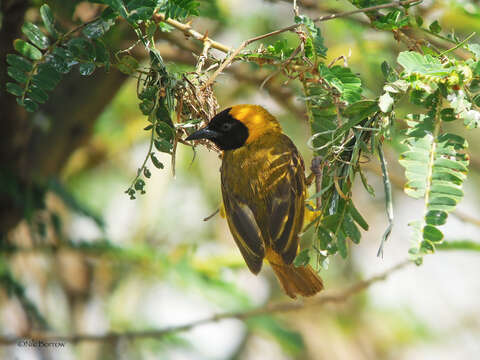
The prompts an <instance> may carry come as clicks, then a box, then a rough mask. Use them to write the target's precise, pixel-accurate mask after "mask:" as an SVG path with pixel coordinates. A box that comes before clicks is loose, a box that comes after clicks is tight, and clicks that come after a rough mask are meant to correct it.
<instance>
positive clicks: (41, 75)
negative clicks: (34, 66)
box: [32, 63, 61, 91]
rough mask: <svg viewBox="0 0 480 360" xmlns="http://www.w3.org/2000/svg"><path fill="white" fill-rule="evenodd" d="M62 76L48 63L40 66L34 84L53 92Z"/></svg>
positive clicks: (33, 80)
mask: <svg viewBox="0 0 480 360" xmlns="http://www.w3.org/2000/svg"><path fill="white" fill-rule="evenodd" d="M60 79H61V76H60V74H59V73H58V72H57V71H56V70H55V69H54V68H53V67H52V66H51V65H50V64H47V63H42V64H40V65H39V66H38V72H37V73H36V74H35V75H34V76H33V78H32V82H33V83H34V84H35V85H37V86H38V87H39V88H41V89H44V90H49V91H51V90H53V89H55V87H56V86H57V84H58V82H59V81H60Z"/></svg>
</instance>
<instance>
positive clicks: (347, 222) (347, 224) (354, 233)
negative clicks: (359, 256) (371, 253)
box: [342, 213, 362, 244]
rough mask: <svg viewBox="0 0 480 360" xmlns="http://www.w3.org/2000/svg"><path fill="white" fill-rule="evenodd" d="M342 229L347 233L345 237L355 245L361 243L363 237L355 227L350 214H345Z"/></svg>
mask: <svg viewBox="0 0 480 360" xmlns="http://www.w3.org/2000/svg"><path fill="white" fill-rule="evenodd" d="M342 229H343V231H344V232H345V235H347V236H348V237H349V238H350V240H352V241H353V242H354V243H355V244H359V243H360V238H361V237H362V235H361V234H360V231H359V230H358V228H357V225H355V223H354V222H353V218H352V216H351V215H350V214H348V213H347V214H345V218H344V220H343V223H342Z"/></svg>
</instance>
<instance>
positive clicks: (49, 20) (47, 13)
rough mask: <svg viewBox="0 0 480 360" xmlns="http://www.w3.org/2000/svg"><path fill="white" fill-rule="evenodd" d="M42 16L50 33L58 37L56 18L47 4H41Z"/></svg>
mask: <svg viewBox="0 0 480 360" xmlns="http://www.w3.org/2000/svg"><path fill="white" fill-rule="evenodd" d="M40 16H41V17H42V21H43V24H44V25H45V29H47V31H48V33H49V34H50V35H51V36H52V37H53V38H54V39H57V38H58V34H57V30H55V25H54V22H55V19H54V17H53V14H52V11H51V10H50V7H49V6H48V5H47V4H43V5H42V6H40Z"/></svg>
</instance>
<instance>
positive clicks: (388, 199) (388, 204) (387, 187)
mask: <svg viewBox="0 0 480 360" xmlns="http://www.w3.org/2000/svg"><path fill="white" fill-rule="evenodd" d="M378 157H379V158H380V165H381V167H382V175H383V186H384V191H385V210H386V212H387V219H388V226H387V228H386V230H385V232H384V233H383V235H382V241H381V242H380V247H379V248H378V252H377V257H382V258H383V246H384V245H385V242H386V241H387V239H388V238H389V237H390V234H391V233H392V229H393V201H392V185H391V184H390V179H389V177H388V168H387V160H386V159H385V154H384V153H383V146H382V144H378Z"/></svg>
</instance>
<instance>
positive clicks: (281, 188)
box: [265, 137, 306, 264]
mask: <svg viewBox="0 0 480 360" xmlns="http://www.w3.org/2000/svg"><path fill="white" fill-rule="evenodd" d="M282 143H283V146H282V150H283V152H281V153H280V154H278V155H277V157H276V159H275V160H273V161H272V163H271V165H270V167H271V169H272V171H271V173H270V176H269V179H267V181H266V184H267V185H266V186H267V188H266V189H265V193H266V194H268V198H267V199H266V200H267V201H266V203H267V207H268V209H267V211H268V214H269V216H268V218H267V224H268V230H269V233H270V241H271V245H272V248H273V250H275V252H276V253H278V254H280V255H281V256H282V258H283V260H284V261H285V263H287V264H291V263H292V261H293V259H294V258H295V256H296V255H297V251H298V243H299V239H298V233H299V232H300V231H301V230H302V226H303V219H304V214H305V189H306V185H305V169H304V165H303V160H302V158H301V156H300V154H299V153H298V151H297V149H296V147H295V145H294V144H293V143H292V142H291V141H290V139H288V138H287V137H285V141H282Z"/></svg>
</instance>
